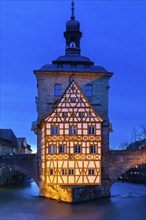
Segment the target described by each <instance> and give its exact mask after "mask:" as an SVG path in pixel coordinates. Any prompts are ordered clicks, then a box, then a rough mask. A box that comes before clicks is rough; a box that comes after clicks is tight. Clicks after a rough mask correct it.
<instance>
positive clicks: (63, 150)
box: [59, 145, 66, 154]
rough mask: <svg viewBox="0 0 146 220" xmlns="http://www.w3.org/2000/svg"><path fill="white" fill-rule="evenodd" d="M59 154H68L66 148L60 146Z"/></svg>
mask: <svg viewBox="0 0 146 220" xmlns="http://www.w3.org/2000/svg"><path fill="white" fill-rule="evenodd" d="M59 153H60V154H63V153H66V146H64V145H60V146H59Z"/></svg>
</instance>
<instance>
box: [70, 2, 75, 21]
mask: <svg viewBox="0 0 146 220" xmlns="http://www.w3.org/2000/svg"><path fill="white" fill-rule="evenodd" d="M74 5H75V3H74V0H72V3H71V11H72V14H71V19H72V20H74V19H75V15H74V10H75V8H74Z"/></svg>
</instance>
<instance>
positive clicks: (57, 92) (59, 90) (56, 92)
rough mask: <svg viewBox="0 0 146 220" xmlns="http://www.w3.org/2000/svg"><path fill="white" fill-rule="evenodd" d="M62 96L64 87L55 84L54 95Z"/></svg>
mask: <svg viewBox="0 0 146 220" xmlns="http://www.w3.org/2000/svg"><path fill="white" fill-rule="evenodd" d="M61 94H62V85H61V84H55V85H54V95H55V96H60V95H61Z"/></svg>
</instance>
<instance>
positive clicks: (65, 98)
mask: <svg viewBox="0 0 146 220" xmlns="http://www.w3.org/2000/svg"><path fill="white" fill-rule="evenodd" d="M74 90H75V92H76V93H74ZM71 96H72V97H73V96H74V97H76V99H77V102H76V104H71V103H70V100H69V97H71ZM65 102H66V105H65ZM79 103H80V108H82V109H86V108H89V107H90V109H91V111H92V113H91V114H92V117H97V118H98V121H99V122H103V121H104V119H103V118H102V117H101V116H100V115H98V114H97V113H96V111H95V110H94V108H93V107H92V105H91V104H90V102H89V100H88V99H87V98H86V96H85V95H84V93H83V92H82V91H81V89H80V87H79V86H78V84H77V82H75V81H72V82H71V84H70V85H69V86H68V87H67V89H66V90H65V92H64V93H63V95H62V97H61V98H60V99H59V101H58V102H57V103H56V106H55V107H54V109H53V110H52V112H51V113H50V114H49V115H48V116H47V117H46V118H45V119H44V120H43V121H47V120H48V118H49V117H50V116H51V115H52V114H55V112H56V110H57V108H63V107H64V108H67V107H65V106H68V112H70V108H79V107H78V106H77V105H79ZM60 111H61V110H60ZM93 115H94V116H93ZM74 122H76V121H74Z"/></svg>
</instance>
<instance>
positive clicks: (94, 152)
mask: <svg viewBox="0 0 146 220" xmlns="http://www.w3.org/2000/svg"><path fill="white" fill-rule="evenodd" d="M90 154H96V146H93V145H91V146H90Z"/></svg>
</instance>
